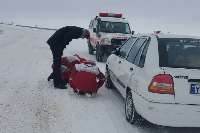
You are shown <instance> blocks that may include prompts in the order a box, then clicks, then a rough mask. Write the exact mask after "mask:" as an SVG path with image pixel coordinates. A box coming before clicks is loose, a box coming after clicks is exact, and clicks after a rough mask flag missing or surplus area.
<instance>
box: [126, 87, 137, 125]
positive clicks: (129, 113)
mask: <svg viewBox="0 0 200 133" xmlns="http://www.w3.org/2000/svg"><path fill="white" fill-rule="evenodd" d="M125 115H126V120H127V121H128V122H129V123H131V124H134V123H135V122H136V121H138V118H139V115H138V114H137V112H136V110H135V106H134V102H133V98H132V93H131V91H130V90H129V91H128V92H127V93H126V101H125Z"/></svg>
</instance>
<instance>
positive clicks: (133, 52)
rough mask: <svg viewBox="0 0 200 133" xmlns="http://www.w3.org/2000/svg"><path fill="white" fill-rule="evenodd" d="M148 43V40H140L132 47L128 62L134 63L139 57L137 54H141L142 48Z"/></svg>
mask: <svg viewBox="0 0 200 133" xmlns="http://www.w3.org/2000/svg"><path fill="white" fill-rule="evenodd" d="M145 41H146V38H139V39H138V40H137V41H136V42H135V44H134V45H133V46H132V48H131V50H130V52H129V54H128V57H127V59H126V60H127V61H129V62H131V63H134V60H135V58H136V56H137V53H138V52H139V50H140V48H141V47H142V45H143V43H144V42H145Z"/></svg>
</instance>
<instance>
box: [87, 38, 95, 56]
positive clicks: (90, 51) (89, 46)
mask: <svg viewBox="0 0 200 133" xmlns="http://www.w3.org/2000/svg"><path fill="white" fill-rule="evenodd" d="M88 51H89V54H90V55H93V54H94V49H93V47H92V45H91V43H90V41H88Z"/></svg>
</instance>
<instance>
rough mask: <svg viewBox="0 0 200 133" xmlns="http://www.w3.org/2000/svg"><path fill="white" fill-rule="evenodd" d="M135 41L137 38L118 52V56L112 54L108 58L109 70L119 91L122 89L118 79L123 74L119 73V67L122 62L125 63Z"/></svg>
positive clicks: (129, 41) (130, 40)
mask: <svg viewBox="0 0 200 133" xmlns="http://www.w3.org/2000/svg"><path fill="white" fill-rule="evenodd" d="M135 40H136V38H135V37H131V38H130V39H128V40H127V41H126V42H125V43H124V44H123V45H122V46H121V47H120V48H119V49H118V50H117V53H116V54H112V55H111V56H110V57H109V58H108V61H107V65H108V68H109V73H110V78H111V80H112V81H113V83H114V85H115V86H116V87H117V88H118V89H120V88H121V82H120V81H119V80H118V77H119V75H120V74H121V72H120V71H119V66H120V64H121V62H123V60H124V59H125V58H126V57H127V55H128V52H129V50H130V49H131V46H132V44H133V43H134V42H135Z"/></svg>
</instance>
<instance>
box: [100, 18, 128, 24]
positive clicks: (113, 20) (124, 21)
mask: <svg viewBox="0 0 200 133" xmlns="http://www.w3.org/2000/svg"><path fill="white" fill-rule="evenodd" d="M98 18H100V19H101V21H109V22H122V23H128V21H127V20H126V19H125V18H115V17H98Z"/></svg>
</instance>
